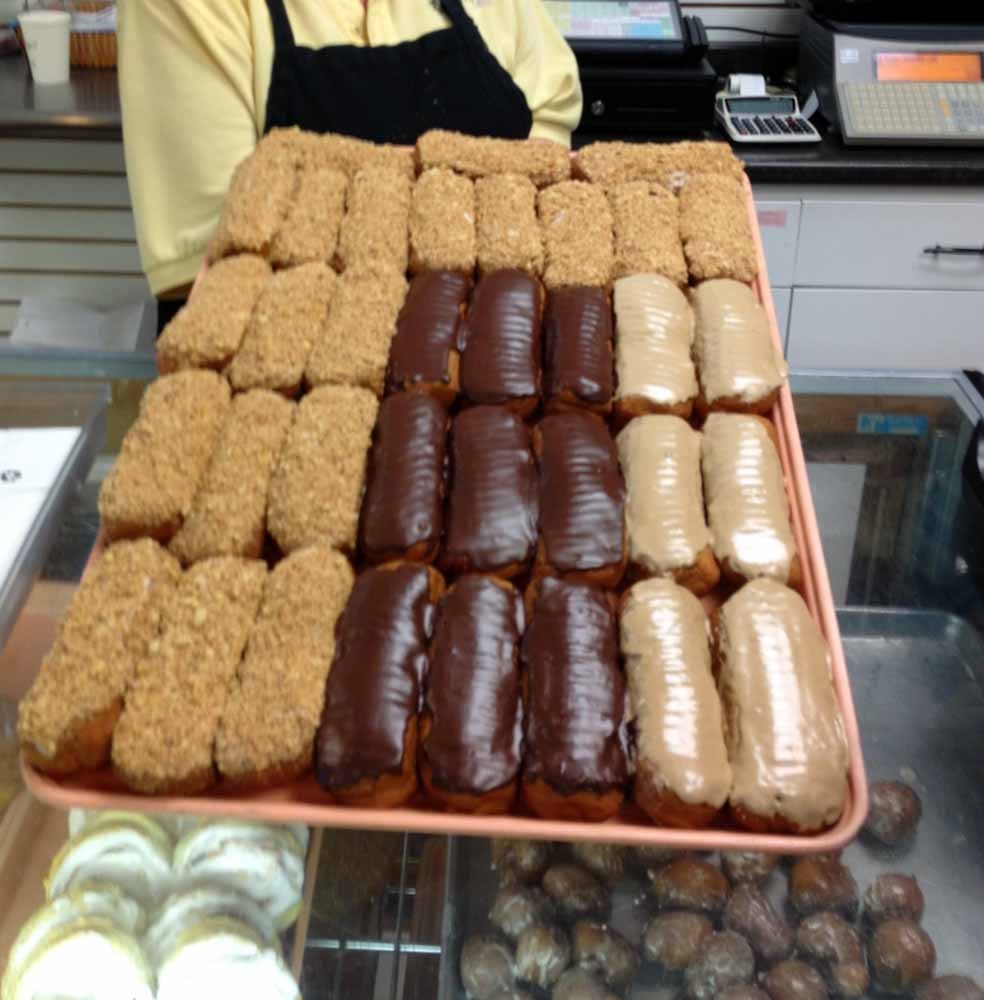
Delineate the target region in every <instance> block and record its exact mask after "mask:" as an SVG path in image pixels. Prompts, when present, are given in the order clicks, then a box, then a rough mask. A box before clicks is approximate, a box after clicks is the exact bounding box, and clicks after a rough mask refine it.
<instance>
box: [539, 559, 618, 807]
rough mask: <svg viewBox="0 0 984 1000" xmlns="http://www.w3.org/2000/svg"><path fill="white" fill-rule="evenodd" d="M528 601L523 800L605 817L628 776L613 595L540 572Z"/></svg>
mask: <svg viewBox="0 0 984 1000" xmlns="http://www.w3.org/2000/svg"><path fill="white" fill-rule="evenodd" d="M527 601H528V604H529V606H530V608H531V613H530V621H529V625H528V626H527V629H526V634H525V635H524V636H523V643H522V662H523V669H524V697H523V703H524V706H525V711H526V756H525V761H524V767H523V779H522V792H523V800H524V802H525V803H526V805H527V806H528V807H529V809H530V810H532V812H534V813H536V815H537V816H543V817H546V818H548V819H573V820H588V821H600V820H604V819H608V818H609V817H610V816H612V815H614V813H615V812H616V811H617V810H618V807H619V806H620V805H621V803H622V799H623V785H624V784H625V780H626V777H627V770H626V763H625V751H624V744H623V733H622V724H623V718H622V717H623V713H624V709H625V678H624V677H623V676H622V671H621V670H620V669H619V665H618V636H617V630H616V624H615V614H614V611H613V598H612V597H611V596H610V595H609V594H607V593H605V591H603V590H601V589H600V588H598V587H594V586H591V585H590V584H586V583H571V582H568V581H566V580H556V579H552V578H550V577H546V578H544V579H541V580H538V581H536V583H534V584H533V585H532V587H531V593H529V594H528V595H527Z"/></svg>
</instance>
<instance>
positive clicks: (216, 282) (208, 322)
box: [157, 254, 273, 375]
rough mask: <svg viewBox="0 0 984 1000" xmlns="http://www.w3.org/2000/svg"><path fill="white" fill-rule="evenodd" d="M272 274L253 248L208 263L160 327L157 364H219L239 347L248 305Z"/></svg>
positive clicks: (162, 368) (164, 367)
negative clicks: (190, 293) (175, 311)
mask: <svg viewBox="0 0 984 1000" xmlns="http://www.w3.org/2000/svg"><path fill="white" fill-rule="evenodd" d="M272 277H273V272H272V271H271V270H270V265H269V264H267V262H266V261H265V260H264V259H263V258H262V257H257V256H256V255H255V254H241V255H240V256H238V257H230V258H228V259H227V260H220V261H217V262H216V263H215V264H213V265H212V266H211V267H210V268H209V269H208V270H207V271H206V272H205V273H204V274H203V275H202V277H201V280H200V281H199V282H198V287H197V288H196V289H195V294H194V295H193V296H192V297H191V298H190V299H189V300H188V302H187V303H186V304H185V305H184V306H182V308H181V310H180V311H179V312H178V314H177V315H176V316H175V317H174V319H172V320H171V322H170V323H168V324H167V326H165V327H164V330H163V331H162V333H161V335H160V338H159V339H158V341H157V370H158V371H159V372H160V373H161V374H162V375H167V374H168V373H170V372H176V371H180V370H181V369H183V368H214V369H216V370H217V371H221V370H222V369H223V368H225V366H226V365H227V364H228V363H229V362H230V361H231V360H232V359H233V357H234V356H235V354H236V352H237V351H238V350H239V347H240V345H241V344H242V341H243V337H244V336H245V335H246V332H247V329H248V324H249V320H250V314H251V313H252V311H253V307H254V306H255V305H256V303H257V302H258V301H259V300H260V299H261V297H262V295H263V292H264V290H265V289H266V288H267V287H268V286H269V284H270V279H271V278H272Z"/></svg>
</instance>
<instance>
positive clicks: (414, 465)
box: [359, 392, 448, 562]
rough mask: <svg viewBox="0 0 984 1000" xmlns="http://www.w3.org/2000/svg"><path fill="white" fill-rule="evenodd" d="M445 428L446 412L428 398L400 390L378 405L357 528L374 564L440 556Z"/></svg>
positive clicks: (365, 553)
mask: <svg viewBox="0 0 984 1000" xmlns="http://www.w3.org/2000/svg"><path fill="white" fill-rule="evenodd" d="M447 430H448V417H447V413H446V412H445V409H444V407H443V406H441V404H440V403H439V402H438V401H437V400H436V399H432V398H431V397H430V396H424V395H422V394H421V393H416V392H398V393H396V394H395V395H392V396H387V397H386V399H384V400H383V402H382V404H381V405H380V407H379V417H378V419H377V420H376V429H375V431H374V432H373V446H372V451H371V452H370V455H369V470H368V473H367V480H366V482H367V485H366V495H365V498H364V500H363V502H362V520H361V522H360V525H359V546H360V548H361V550H362V552H363V554H364V555H365V557H366V558H367V559H368V560H369V561H370V562H383V561H384V560H386V559H396V558H405V559H410V560H413V561H415V562H430V561H431V560H432V559H433V558H434V556H435V555H437V547H438V544H439V542H440V540H441V526H442V524H443V520H444V518H443V505H444V449H445V439H446V437H447Z"/></svg>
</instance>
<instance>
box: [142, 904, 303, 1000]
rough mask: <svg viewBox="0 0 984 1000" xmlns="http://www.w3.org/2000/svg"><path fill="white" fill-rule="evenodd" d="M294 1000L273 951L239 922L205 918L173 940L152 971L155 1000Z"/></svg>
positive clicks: (295, 990)
mask: <svg viewBox="0 0 984 1000" xmlns="http://www.w3.org/2000/svg"><path fill="white" fill-rule="evenodd" d="M218 996H233V997H237V998H239V1000H300V996H301V993H300V990H299V989H298V987H297V983H296V982H295V981H294V977H293V976H292V975H291V974H290V970H289V969H288V968H287V966H286V965H284V961H283V959H282V958H281V957H280V955H279V953H278V952H277V950H276V948H273V947H271V946H270V945H268V944H267V943H266V942H265V941H264V940H263V939H262V938H261V937H260V936H259V935H257V934H256V932H255V931H254V930H253V929H252V928H251V927H249V926H248V925H247V924H244V923H242V921H239V920H236V919H234V918H230V917H210V918H208V919H205V920H202V921H200V922H198V923H197V924H193V925H192V926H191V927H189V928H188V929H187V931H186V932H185V933H184V934H183V935H182V936H181V938H179V940H178V942H177V944H176V945H175V947H174V949H173V950H172V952H171V954H170V955H169V956H168V957H167V958H165V959H164V961H163V962H162V963H161V965H160V967H159V968H158V970H157V1000H200V998H201V1000H206V998H207V1000H213V998H214V997H218Z"/></svg>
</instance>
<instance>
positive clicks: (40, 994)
mask: <svg viewBox="0 0 984 1000" xmlns="http://www.w3.org/2000/svg"><path fill="white" fill-rule="evenodd" d="M4 989H5V993H4V995H5V996H6V997H9V1000H42V998H43V1000H48V998H51V1000H56V998H57V1000H95V998H97V997H98V1000H154V988H153V976H152V975H151V971H150V969H149V968H148V966H147V962H146V960H145V959H144V956H143V952H142V951H141V950H140V945H139V944H137V942H136V940H135V939H134V938H133V937H131V936H130V935H129V934H127V933H126V932H125V931H122V930H120V929H119V927H117V926H116V924H114V923H113V921H112V920H108V919H106V918H105V917H81V918H79V919H77V920H74V921H72V922H71V923H69V924H66V925H64V926H61V927H57V928H55V929H54V930H52V931H51V933H49V934H48V935H47V936H46V937H45V938H44V940H43V941H42V942H41V943H40V944H39V945H38V947H37V948H36V949H35V950H34V952H33V954H32V955H31V956H30V958H29V959H28V961H27V963H26V965H25V966H24V967H23V968H21V969H20V971H19V973H18V974H17V977H16V979H13V980H10V981H9V982H8V980H7V978H5V981H4Z"/></svg>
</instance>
